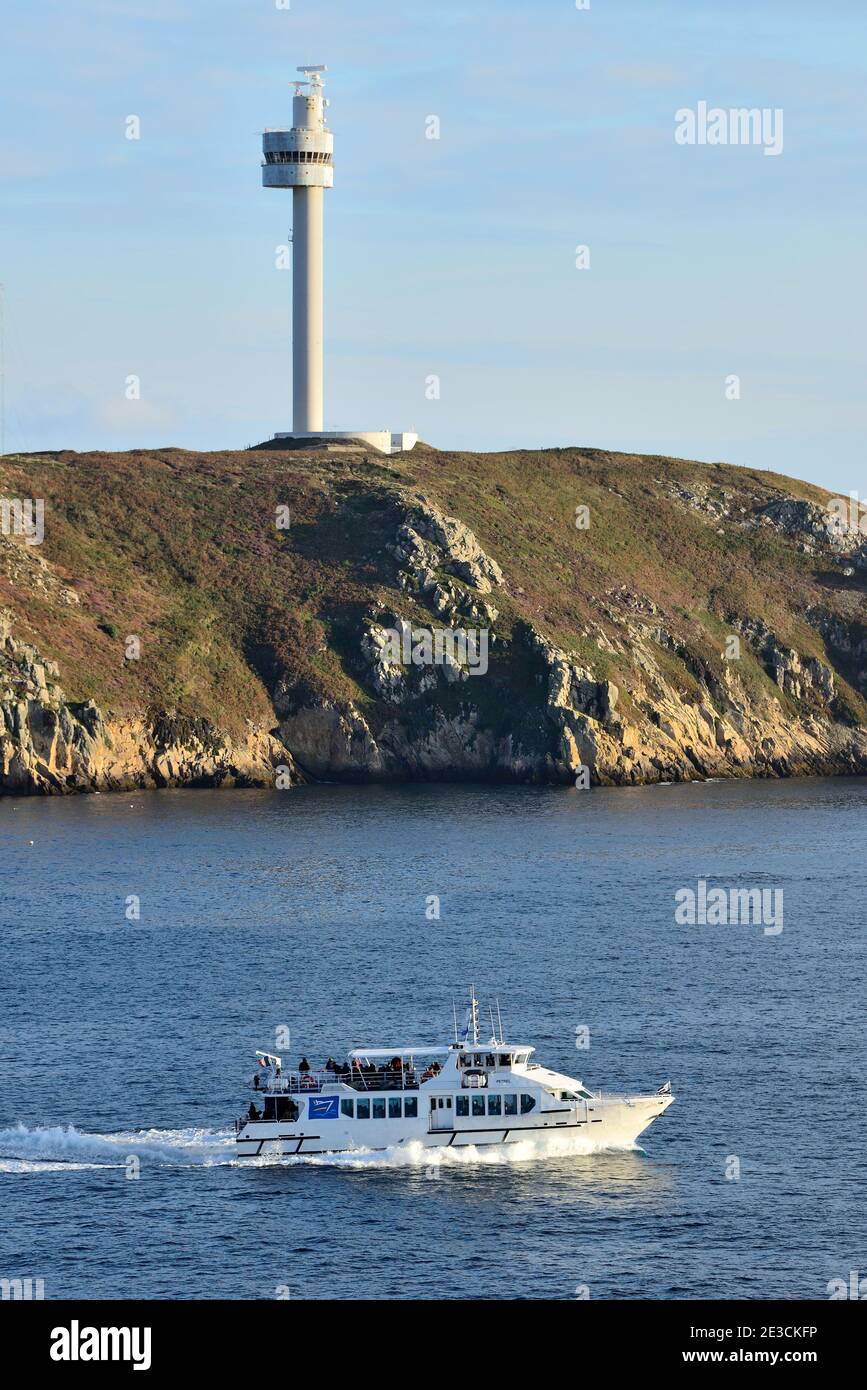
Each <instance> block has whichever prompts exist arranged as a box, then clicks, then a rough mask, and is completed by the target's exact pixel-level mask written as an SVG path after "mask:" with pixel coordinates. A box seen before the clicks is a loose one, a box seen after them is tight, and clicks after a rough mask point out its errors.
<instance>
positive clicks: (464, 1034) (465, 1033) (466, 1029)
mask: <svg viewBox="0 0 867 1390" xmlns="http://www.w3.org/2000/svg"><path fill="white" fill-rule="evenodd" d="M472 1024H473V1011H472V1008H469V1009H467V1016H466V1018H465V1019H464V1026H463V1028H462V1029H461V1042H466V1041H467V1039H468V1038H469V1036H470V1028H471V1027H472Z"/></svg>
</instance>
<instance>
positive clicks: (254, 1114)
mask: <svg viewBox="0 0 867 1390" xmlns="http://www.w3.org/2000/svg"><path fill="white" fill-rule="evenodd" d="M260 1114H261V1112H260V1111H259V1110H257V1109H256V1107H255V1105H254V1104H253V1102H252V1101H250V1109H249V1110H248V1111H247V1118H248V1119H249V1120H258V1119H259V1118H260Z"/></svg>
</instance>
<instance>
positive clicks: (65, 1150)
mask: <svg viewBox="0 0 867 1390" xmlns="http://www.w3.org/2000/svg"><path fill="white" fill-rule="evenodd" d="M612 1151H617V1152H621V1153H623V1152H643V1151H642V1150H640V1149H639V1146H638V1145H637V1144H628V1145H612V1144H603V1143H594V1142H592V1141H590V1140H589V1139H579V1138H578V1137H577V1136H572V1135H565V1134H546V1135H539V1136H536V1137H528V1138H527V1139H522V1140H519V1141H518V1142H516V1143H513V1144H491V1145H487V1144H485V1145H481V1146H479V1147H476V1146H475V1145H469V1144H468V1145H466V1146H462V1147H460V1148H453V1147H452V1148H448V1147H440V1148H427V1147H426V1146H425V1145H424V1144H422V1143H420V1142H418V1141H417V1140H413V1141H412V1142H410V1143H408V1144H396V1145H394V1146H393V1147H391V1148H388V1149H353V1150H351V1151H350V1152H347V1153H332V1154H298V1155H295V1154H291V1155H288V1154H284V1155H271V1154H263V1155H262V1156H261V1157H260V1158H237V1157H236V1155H235V1145H234V1136H233V1134H232V1132H231V1130H228V1129H223V1130H209V1129H147V1130H128V1131H124V1132H122V1133H118V1134H88V1133H87V1132H85V1131H83V1130H79V1129H76V1128H75V1126H74V1125H56V1126H53V1127H47V1128H33V1129H31V1128H29V1127H28V1126H27V1125H24V1124H17V1125H14V1126H12V1128H10V1129H3V1130H0V1173H48V1172H69V1171H70V1170H74V1169H89V1168H123V1167H125V1166H126V1165H127V1163H128V1161H129V1159H130V1158H131V1157H135V1158H137V1159H138V1160H139V1161H140V1162H141V1163H152V1164H156V1165H159V1166H160V1167H176V1166H184V1167H189V1166H199V1167H211V1166H214V1165H219V1164H238V1165H242V1166H244V1167H250V1166H259V1167H272V1166H274V1165H279V1164H285V1165H287V1166H291V1167H294V1166H297V1165H310V1166H328V1167H337V1168H409V1169H412V1168H425V1169H438V1168H448V1167H465V1166H468V1165H471V1164H486V1165H489V1166H502V1165H504V1164H513V1163H532V1162H535V1161H537V1160H539V1159H551V1158H567V1157H569V1158H573V1157H581V1156H584V1155H588V1154H598V1153H606V1152H612Z"/></svg>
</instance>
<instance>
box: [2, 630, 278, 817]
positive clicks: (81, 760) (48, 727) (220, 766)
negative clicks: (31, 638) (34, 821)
mask: <svg viewBox="0 0 867 1390" xmlns="http://www.w3.org/2000/svg"><path fill="white" fill-rule="evenodd" d="M58 679H59V671H58V668H57V666H56V665H55V663H54V662H51V661H44V660H43V659H42V658H41V657H40V655H39V652H38V651H37V650H36V648H35V647H33V646H31V645H30V644H29V643H27V642H22V641H18V640H16V639H15V637H14V636H13V634H12V631H11V623H10V619H9V614H8V613H7V612H4V611H3V610H0V791H5V792H19V793H29V792H73V791H121V790H126V789H130V788H133V787H176V786H222V785H226V786H274V785H276V783H277V781H278V779H279V780H280V782H281V784H282V785H285V784H288V783H289V782H292V781H298V780H299V775H298V772H297V769H296V768H295V766H294V763H293V761H292V757H291V754H290V753H289V752H288V750H287V749H286V748H284V747H283V745H282V744H281V743H279V741H278V740H277V739H275V738H274V737H273V736H272V735H271V734H269V733H268V732H266V731H264V730H261V729H255V728H253V727H251V728H250V729H249V732H248V734H247V736H246V737H245V738H243V739H241V740H233V739H231V738H228V737H227V736H224V735H221V734H220V733H219V731H217V730H215V729H213V728H211V727H210V726H209V725H208V724H207V722H206V721H200V722H197V721H190V720H183V719H180V720H178V719H173V718H172V717H171V716H169V715H166V714H162V715H159V716H151V717H150V718H147V717H142V718H138V719H130V718H120V719H116V718H112V717H110V716H106V715H104V714H103V712H102V711H101V710H100V709H99V708H98V706H97V705H96V704H95V703H94V702H93V701H92V700H87V701H84V702H83V703H73V702H70V701H68V700H67V698H66V695H65V694H64V691H63V689H62V688H61V686H60V685H59V684H58V683H57V682H58Z"/></svg>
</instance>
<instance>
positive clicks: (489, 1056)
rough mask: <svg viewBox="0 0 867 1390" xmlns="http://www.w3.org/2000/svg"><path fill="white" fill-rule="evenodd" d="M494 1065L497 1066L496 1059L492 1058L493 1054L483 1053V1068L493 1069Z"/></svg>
mask: <svg viewBox="0 0 867 1390" xmlns="http://www.w3.org/2000/svg"><path fill="white" fill-rule="evenodd" d="M496 1065H497V1059H496V1057H495V1056H494V1054H493V1052H486V1053H485V1066H486V1067H495V1066H496Z"/></svg>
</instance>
